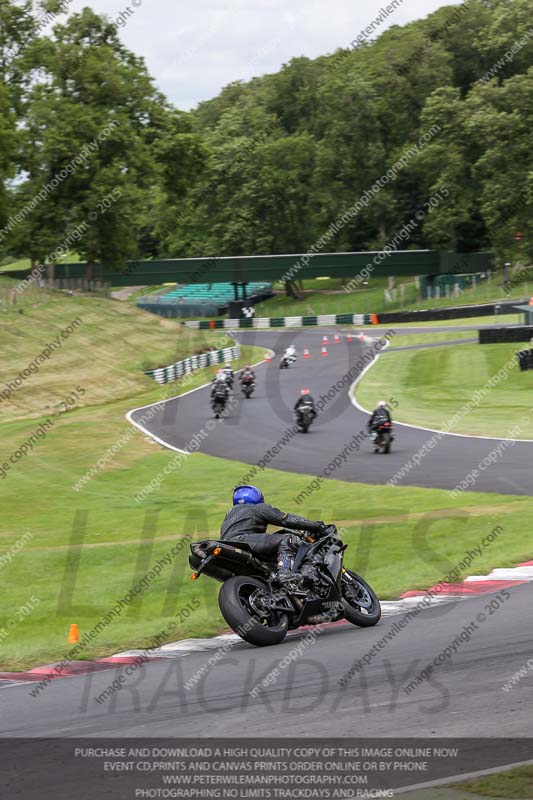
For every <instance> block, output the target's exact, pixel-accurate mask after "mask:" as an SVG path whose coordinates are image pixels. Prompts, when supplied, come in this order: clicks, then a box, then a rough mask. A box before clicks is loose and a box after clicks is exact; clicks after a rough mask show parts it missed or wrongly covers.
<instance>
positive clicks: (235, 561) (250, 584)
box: [189, 525, 381, 647]
mask: <svg viewBox="0 0 533 800" xmlns="http://www.w3.org/2000/svg"><path fill="white" fill-rule="evenodd" d="M290 532H291V533H294V531H290ZM300 536H301V539H302V541H301V543H300V545H299V546H298V549H297V552H296V553H295V555H294V558H293V563H292V570H293V572H295V573H297V574H294V576H293V577H291V578H289V579H288V580H284V581H283V582H278V581H277V580H276V572H277V564H276V562H275V560H273V561H268V560H266V559H262V558H259V557H258V556H256V555H253V553H252V551H251V550H250V547H249V546H248V545H247V544H245V543H242V542H231V541H216V540H212V539H206V540H203V541H199V542H193V544H191V555H190V556H189V564H190V565H191V567H192V569H193V570H194V572H193V574H192V576H191V578H192V579H193V580H198V578H200V576H201V575H202V574H205V575H207V576H208V577H210V578H214V579H215V580H218V581H220V582H221V583H222V587H221V589H220V592H219V595H218V603H219V607H220V611H221V613H222V616H223V617H224V619H225V620H226V622H227V623H228V625H229V626H230V628H231V629H232V630H233V631H235V633H237V634H238V635H239V636H240V637H241V638H242V639H244V640H245V641H246V642H249V643H250V644H253V645H256V646H258V647H263V646H265V645H273V644H279V642H281V641H283V639H284V638H285V636H286V634H287V631H289V630H295V629H296V628H299V627H300V626H301V625H319V624H321V623H325V622H335V621H337V620H340V619H346V620H347V621H348V622H351V623H352V624H353V625H357V626H359V627H362V628H367V627H370V626H372V625H376V624H377V623H378V622H379V620H380V617H381V606H380V603H379V600H378V598H377V595H376V594H375V592H374V591H373V589H372V587H371V586H369V584H368V583H367V582H366V581H364V580H363V578H361V577H360V576H359V575H357V573H355V572H352V570H349V569H347V568H346V567H345V566H344V565H343V557H344V552H345V550H346V548H347V546H348V545H346V544H344V543H343V542H342V541H341V539H340V537H339V536H338V533H337V528H336V527H335V525H330V526H328V528H327V529H326V531H325V534H323V535H322V536H320V538H318V537H315V536H314V535H312V534H309V533H303V532H301V533H300Z"/></svg>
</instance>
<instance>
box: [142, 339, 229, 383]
mask: <svg viewBox="0 0 533 800" xmlns="http://www.w3.org/2000/svg"><path fill="white" fill-rule="evenodd" d="M240 352H241V348H240V345H238V344H236V345H234V346H233V347H225V348H224V349H223V350H209V352H207V353H201V354H199V355H195V356H189V358H185V359H183V361H176V363H175V364H170V365H169V366H168V367H159V368H158V369H150V370H147V371H146V372H145V373H144V374H145V375H148V377H149V378H153V380H154V381H157V383H162V384H163V383H169V382H170V381H175V380H177V379H178V378H181V377H183V375H187V374H188V373H190V372H195V371H196V370H198V369H202V367H210V366H213V365H217V364H222V363H224V362H226V361H233V360H234V359H235V358H239V356H240Z"/></svg>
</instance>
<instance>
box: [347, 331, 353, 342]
mask: <svg viewBox="0 0 533 800" xmlns="http://www.w3.org/2000/svg"><path fill="white" fill-rule="evenodd" d="M352 339H353V336H352V334H351V333H348V334H346V341H347V342H351V341H352Z"/></svg>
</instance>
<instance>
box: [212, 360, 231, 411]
mask: <svg viewBox="0 0 533 800" xmlns="http://www.w3.org/2000/svg"><path fill="white" fill-rule="evenodd" d="M228 397H229V387H228V384H227V381H226V376H225V375H224V370H222V369H219V370H218V372H217V374H216V375H215V377H214V378H213V383H212V386H211V404H214V403H215V402H217V403H223V405H224V407H225V405H226V403H227V401H228Z"/></svg>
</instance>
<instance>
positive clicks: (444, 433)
mask: <svg viewBox="0 0 533 800" xmlns="http://www.w3.org/2000/svg"><path fill="white" fill-rule="evenodd" d="M389 344H390V343H389V342H388V341H387V345H386V347H388V346H389ZM394 349H396V348H393V350H394ZM383 350H385V347H384V348H383ZM382 355H383V353H378V354H377V355H376V356H374V358H373V360H372V361H371V362H370V364H367V365H366V367H365V368H364V370H363V371H362V372H361V374H360V375H358V376H357V378H356V379H355V380H354V382H353V383H352V385H351V386H350V388H349V389H348V394H349V397H350V402H351V403H352V405H354V406H355V407H356V408H357V409H358V410H359V411H362V412H363V414H371V413H372V412H371V411H369V410H368V409H366V408H363V406H362V405H361V404H360V403H358V402H357V400H356V399H355V388H356V386H357V384H358V383H359V381H360V380H361V379H362V378H363V376H364V375H365V373H366V372H367V371H368V370H369V369H370V367H373V366H374V365H375V364H376V363H377V360H378V358H380V356H382ZM394 424H395V425H401V426H402V427H403V428H414V429H415V430H418V431H427V432H428V433H440V434H441V435H442V436H458V437H459V438H461V439H481V440H482V441H483V440H486V441H492V442H517V443H520V442H525V443H526V444H527V443H528V442H529V443H533V439H509V438H505V437H503V436H476V435H475V434H473V433H453V432H452V431H440V430H438V429H437V428H424V427H423V426H422V425H411V424H410V423H408V422H395V423H394Z"/></svg>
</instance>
